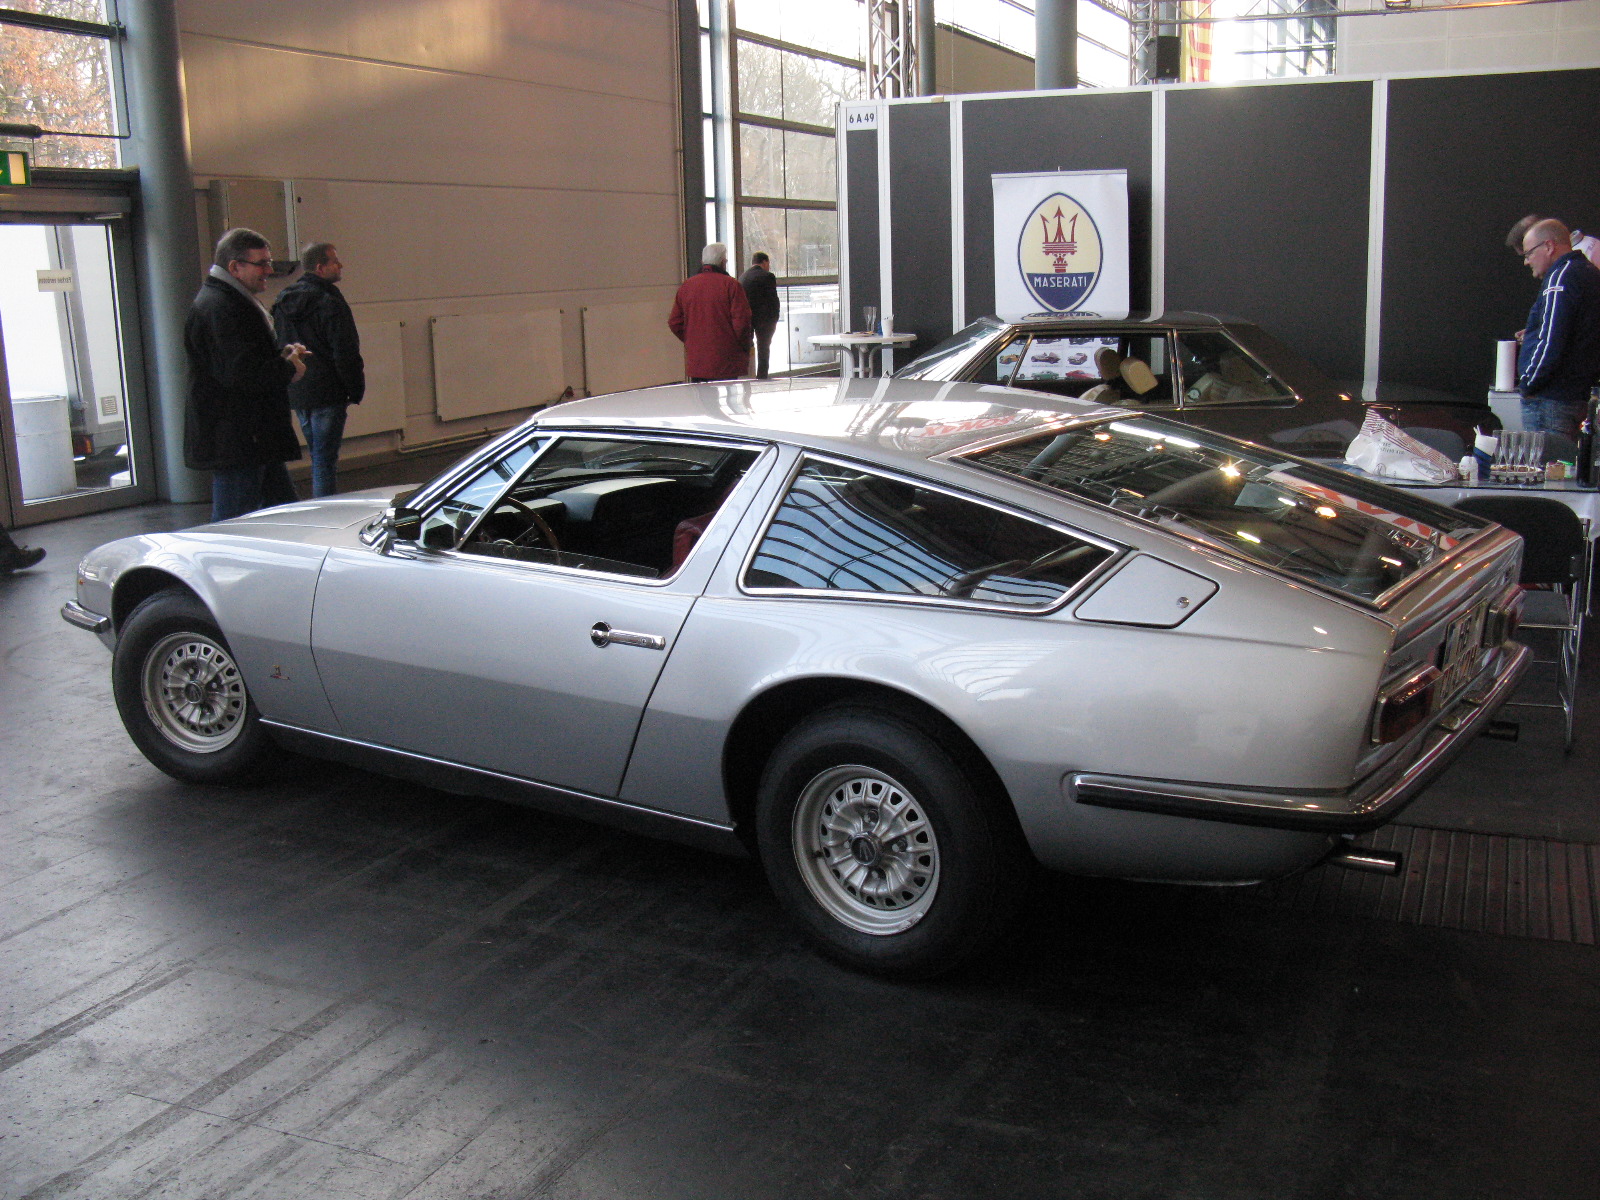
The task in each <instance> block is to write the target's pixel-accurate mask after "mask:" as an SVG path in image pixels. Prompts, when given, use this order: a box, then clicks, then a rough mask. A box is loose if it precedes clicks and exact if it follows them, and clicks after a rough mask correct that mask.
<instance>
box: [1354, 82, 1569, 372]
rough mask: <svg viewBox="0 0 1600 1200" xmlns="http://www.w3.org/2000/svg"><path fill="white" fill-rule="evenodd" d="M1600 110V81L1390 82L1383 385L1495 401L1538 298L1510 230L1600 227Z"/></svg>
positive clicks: (1382, 348)
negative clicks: (1543, 222)
mask: <svg viewBox="0 0 1600 1200" xmlns="http://www.w3.org/2000/svg"><path fill="white" fill-rule="evenodd" d="M1596 113H1600V70H1581V71H1530V72H1524V73H1508V74H1503V75H1463V76H1438V77H1433V78H1427V79H1395V80H1391V81H1390V83H1389V143H1388V150H1389V153H1388V170H1387V181H1386V194H1385V205H1384V208H1385V221H1384V238H1383V343H1382V347H1381V370H1380V374H1381V375H1382V377H1383V378H1385V379H1392V380H1395V381H1397V382H1401V383H1410V384H1416V385H1420V386H1424V387H1434V388H1440V389H1442V390H1445V391H1450V392H1456V393H1459V394H1460V395H1463V396H1471V397H1473V398H1481V397H1482V396H1483V395H1484V393H1485V391H1487V389H1488V387H1489V385H1490V384H1491V383H1492V382H1493V380H1494V345H1493V343H1494V342H1495V341H1496V340H1497V339H1500V338H1508V337H1510V336H1511V335H1512V334H1513V333H1515V332H1516V331H1517V330H1518V329H1521V328H1522V326H1523V323H1524V321H1525V320H1526V318H1527V314H1528V306H1529V305H1530V304H1531V303H1532V302H1533V296H1534V286H1535V285H1534V281H1533V277H1532V276H1531V275H1530V274H1529V272H1528V270H1527V268H1525V267H1524V266H1522V264H1521V262H1520V261H1518V258H1517V256H1516V255H1515V254H1513V253H1512V252H1511V251H1509V250H1507V249H1506V247H1505V236H1506V231H1507V230H1508V229H1510V227H1511V225H1512V223H1513V222H1515V221H1516V220H1517V219H1518V218H1520V217H1522V216H1523V215H1524V214H1526V213H1530V212H1538V213H1543V214H1546V215H1548V216H1554V217H1560V218H1562V219H1564V220H1567V221H1571V222H1573V223H1574V224H1577V225H1580V226H1583V227H1584V228H1588V227H1589V226H1590V225H1591V224H1600V157H1597V156H1596V154H1595V149H1594V124H1595V114H1596Z"/></svg>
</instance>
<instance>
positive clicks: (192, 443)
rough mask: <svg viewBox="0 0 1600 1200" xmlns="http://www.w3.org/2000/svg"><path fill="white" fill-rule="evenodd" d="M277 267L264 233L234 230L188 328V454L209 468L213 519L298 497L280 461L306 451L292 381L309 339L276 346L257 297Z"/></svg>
mask: <svg viewBox="0 0 1600 1200" xmlns="http://www.w3.org/2000/svg"><path fill="white" fill-rule="evenodd" d="M271 273H272V248H271V247H270V246H269V245H268V244H267V239H266V238H264V237H262V236H261V235H260V234H259V233H257V232H255V230H253V229H230V230H228V232H227V233H225V234H223V235H222V240H221V241H219V242H218V243H217V252H216V256H215V259H214V260H213V263H212V267H211V270H210V272H209V273H208V274H207V276H206V281H205V283H203V284H202V285H201V287H200V291H199V294H197V295H196V296H195V298H194V303H193V304H191V305H190V307H189V319H188V320H187V321H186V322H185V323H184V327H183V345H184V349H185V350H186V351H188V355H189V403H188V406H187V408H186V409H185V411H184V424H183V457H184V461H185V462H187V463H188V464H189V466H190V467H192V468H194V469H195V470H197V471H210V472H211V519H212V520H213V521H223V520H226V519H227V518H229V517H237V516H239V515H241V514H243V513H247V512H252V511H254V510H255V509H258V508H263V507H267V506H270V505H274V504H288V503H290V502H291V501H293V500H294V499H295V494H294V485H293V484H291V483H290V482H289V471H288V468H287V467H285V466H284V464H285V463H287V462H290V461H292V460H293V459H297V458H299V457H300V444H299V443H298V442H296V441H295V437H294V426H292V425H291V424H289V384H290V383H291V382H292V381H294V380H297V379H299V378H300V377H301V376H302V375H304V374H305V371H306V366H305V362H304V361H303V357H302V356H303V355H304V354H305V352H306V348H305V347H304V346H300V345H293V346H286V347H284V348H283V349H282V350H281V351H280V350H279V348H278V339H277V337H276V335H275V334H274V332H273V328H272V317H271V315H270V314H269V313H268V312H267V310H266V309H265V308H264V307H263V306H262V304H261V301H260V300H258V299H257V298H256V297H258V296H259V295H260V294H261V293H262V292H264V291H266V290H267V276H268V275H270V274H271Z"/></svg>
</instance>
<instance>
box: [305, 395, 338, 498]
mask: <svg viewBox="0 0 1600 1200" xmlns="http://www.w3.org/2000/svg"><path fill="white" fill-rule="evenodd" d="M344 414H345V406H344V405H343V404H330V405H328V406H326V407H325V408H300V409H296V410H295V415H296V416H297V417H299V418H300V432H301V433H303V434H305V435H306V446H307V447H308V448H309V449H310V451H311V494H312V495H313V496H331V495H333V494H334V493H335V492H337V491H338V490H339V443H340V442H342V441H343V440H344Z"/></svg>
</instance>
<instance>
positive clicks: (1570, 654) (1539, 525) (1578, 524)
mask: <svg viewBox="0 0 1600 1200" xmlns="http://www.w3.org/2000/svg"><path fill="white" fill-rule="evenodd" d="M1456 507H1457V508H1459V509H1461V510H1462V511H1464V512H1470V513H1472V514H1473V515H1475V516H1479V517H1486V518H1488V519H1489V520H1491V521H1494V522H1495V523H1497V524H1499V525H1504V526H1505V527H1506V528H1507V529H1509V530H1511V532H1512V533H1516V534H1520V535H1521V536H1522V542H1523V546H1522V576H1521V579H1520V582H1521V583H1522V585H1523V587H1524V588H1525V589H1527V590H1525V591H1524V594H1523V606H1522V628H1523V629H1546V630H1550V631H1552V632H1553V633H1555V634H1556V635H1557V637H1558V639H1559V641H1558V649H1557V653H1556V657H1555V658H1553V659H1535V660H1534V661H1535V662H1536V663H1544V664H1546V665H1548V666H1553V667H1555V669H1556V694H1557V695H1558V696H1559V698H1560V702H1559V703H1557V704H1541V703H1536V702H1534V701H1531V700H1516V701H1512V703H1513V704H1517V705H1520V706H1521V707H1524V708H1559V709H1560V710H1561V712H1562V715H1563V716H1564V717H1565V719H1566V749H1567V753H1568V754H1570V753H1572V731H1573V717H1574V715H1575V714H1576V712H1577V707H1578V659H1579V655H1580V654H1581V653H1582V651H1583V616H1584V612H1585V611H1586V610H1587V608H1588V604H1589V578H1590V571H1591V569H1592V565H1593V564H1592V555H1593V552H1594V550H1593V545H1592V543H1591V542H1590V541H1589V522H1588V521H1587V520H1585V519H1583V518H1581V517H1579V516H1578V515H1577V514H1576V513H1574V512H1573V511H1572V510H1571V509H1570V508H1568V507H1567V506H1566V505H1565V504H1562V503H1561V502H1560V501H1559V500H1550V499H1547V498H1545V497H1542V496H1468V497H1466V498H1465V499H1463V500H1461V501H1460V502H1459V503H1457V505H1456Z"/></svg>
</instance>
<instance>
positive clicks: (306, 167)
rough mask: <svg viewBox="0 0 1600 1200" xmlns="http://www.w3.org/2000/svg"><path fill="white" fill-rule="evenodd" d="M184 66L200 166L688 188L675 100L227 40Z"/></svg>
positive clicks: (191, 47) (190, 43)
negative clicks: (680, 181) (680, 166)
mask: <svg viewBox="0 0 1600 1200" xmlns="http://www.w3.org/2000/svg"><path fill="white" fill-rule="evenodd" d="M668 49H669V50H671V49H673V46H671V45H670V44H669V46H668ZM183 66H184V78H185V82H186V85H187V88H188V92H189V95H190V96H191V97H197V96H203V97H205V102H204V103H198V104H196V103H192V104H191V105H190V106H189V109H188V116H189V132H190V140H191V143H192V146H193V162H194V168H195V170H196V172H198V173H200V174H207V175H238V176H269V177H281V178H309V179H319V178H320V179H329V178H332V179H382V180H396V181H404V182H408V183H479V184H493V185H495V186H497V187H550V188H564V189H572V190H607V191H622V192H639V191H670V192H671V193H672V194H673V195H674V196H676V195H677V192H678V186H677V158H676V146H677V136H678V116H677V109H676V105H675V104H673V103H671V102H667V101H647V100H639V99H634V98H631V97H618V96H605V95H596V94H594V93H591V92H574V91H567V90H563V89H560V88H546V87H539V86H537V85H534V84H529V83H524V82H522V81H520V80H512V79H498V78H492V77H486V76H481V75H462V74H450V73H444V72H438V71H418V70H413V69H410V68H406V67H401V66H395V65H393V64H389V63H371V62H362V61H353V60H350V59H339V58H330V57H327V56H324V55H315V54H301V53H295V52H292V51H287V50H279V49H275V48H272V47H266V46H257V45H246V44H242V43H239V42H231V41H219V40H217V39H214V38H196V37H186V38H185V39H184V41H183ZM242 79H248V80H261V81H266V82H265V83H264V84H263V86H259V87H240V86H239V82H238V81H239V80H242Z"/></svg>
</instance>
